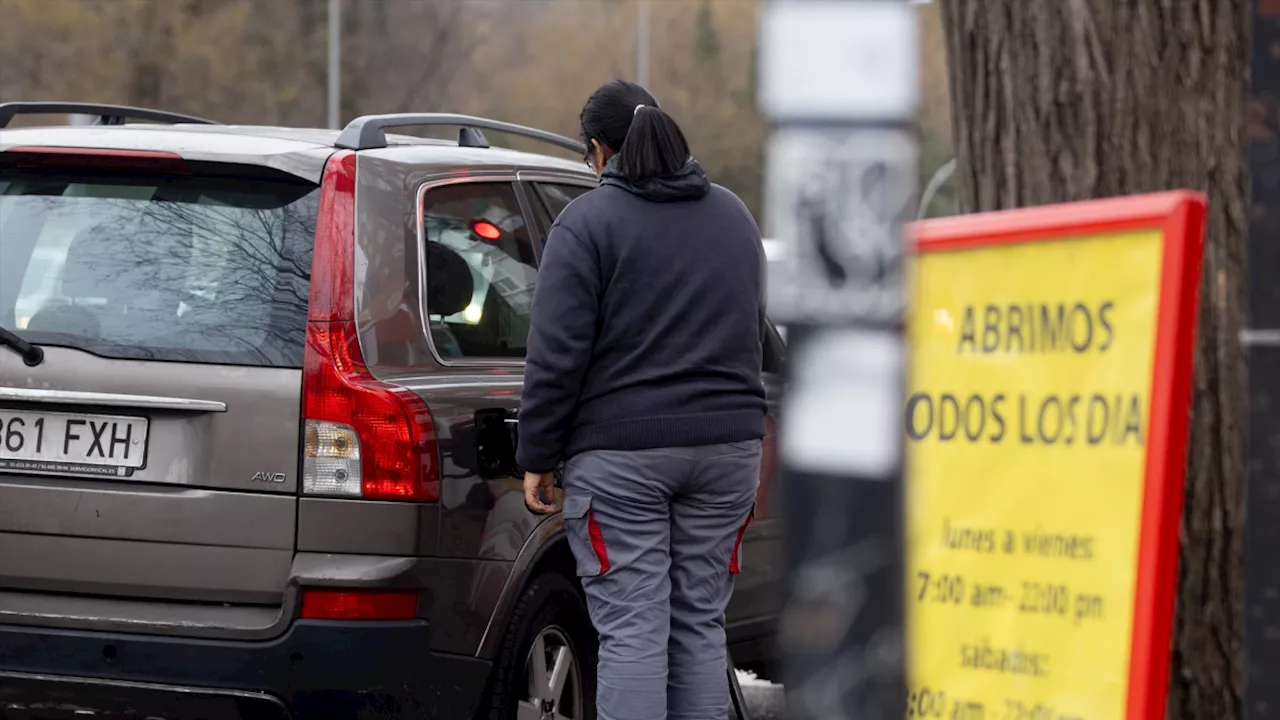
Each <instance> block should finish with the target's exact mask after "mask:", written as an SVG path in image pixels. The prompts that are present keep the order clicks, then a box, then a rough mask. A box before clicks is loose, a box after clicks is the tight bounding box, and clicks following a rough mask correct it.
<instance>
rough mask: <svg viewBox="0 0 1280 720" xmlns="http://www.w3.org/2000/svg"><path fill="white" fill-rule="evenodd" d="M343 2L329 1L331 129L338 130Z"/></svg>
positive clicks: (338, 0)
mask: <svg viewBox="0 0 1280 720" xmlns="http://www.w3.org/2000/svg"><path fill="white" fill-rule="evenodd" d="M341 33H342V0H329V127H330V128H332V129H334V130H337V129H338V122H339V117H338V108H339V107H340V105H339V103H340V101H341V93H342V43H341V42H340V41H341V39H342V35H341Z"/></svg>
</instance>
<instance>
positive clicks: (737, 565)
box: [729, 503, 756, 575]
mask: <svg viewBox="0 0 1280 720" xmlns="http://www.w3.org/2000/svg"><path fill="white" fill-rule="evenodd" d="M755 516H756V506H755V504H754V503H753V504H752V505H751V512H749V513H747V519H746V520H743V521H742V525H741V526H740V527H739V528H738V535H737V537H735V538H734V539H733V554H732V555H730V556H729V574H730V575H737V574H738V573H740V572H742V536H743V535H746V534H747V528H749V527H751V520H752V519H753V518H755Z"/></svg>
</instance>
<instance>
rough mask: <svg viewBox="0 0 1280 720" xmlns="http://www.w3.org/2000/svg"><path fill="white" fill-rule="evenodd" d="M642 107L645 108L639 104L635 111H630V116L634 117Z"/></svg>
mask: <svg viewBox="0 0 1280 720" xmlns="http://www.w3.org/2000/svg"><path fill="white" fill-rule="evenodd" d="M642 107H646V106H645V104H644V103H640V104H639V105H637V106H636V109H635V110H632V111H631V114H632V115H635V114H636V113H638V112H640V108H642Z"/></svg>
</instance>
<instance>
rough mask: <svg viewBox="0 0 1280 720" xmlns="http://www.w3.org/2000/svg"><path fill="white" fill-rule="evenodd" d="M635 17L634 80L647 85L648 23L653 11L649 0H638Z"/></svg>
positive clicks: (643, 85)
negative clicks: (636, 15)
mask: <svg viewBox="0 0 1280 720" xmlns="http://www.w3.org/2000/svg"><path fill="white" fill-rule="evenodd" d="M636 12H637V14H638V15H639V17H637V18H636V82H637V83H639V84H640V85H641V86H642V87H645V88H647V87H649V23H650V20H651V19H652V18H651V15H652V12H653V6H652V5H650V0H640V4H639V7H638V8H637V11H636Z"/></svg>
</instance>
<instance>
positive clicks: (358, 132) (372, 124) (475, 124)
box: [334, 113, 586, 153]
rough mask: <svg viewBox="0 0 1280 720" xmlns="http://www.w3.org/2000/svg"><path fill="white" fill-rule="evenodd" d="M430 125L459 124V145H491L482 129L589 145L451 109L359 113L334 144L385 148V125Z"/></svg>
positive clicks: (579, 147) (579, 148)
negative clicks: (442, 110) (419, 111)
mask: <svg viewBox="0 0 1280 720" xmlns="http://www.w3.org/2000/svg"><path fill="white" fill-rule="evenodd" d="M431 126H435V127H439V126H457V127H459V128H461V130H460V131H459V133H458V145H460V146H462V147H489V143H488V142H487V141H486V140H485V138H484V134H483V133H481V132H480V130H492V131H494V132H500V133H506V134H508V135H518V136H520V137H526V138H530V139H533V140H541V141H542V142H545V143H550V144H551V145H556V146H558V147H562V148H564V149H566V150H572V151H574V152H578V153H580V152H585V149H586V148H585V147H584V146H583V144H582V143H580V142H578V141H577V140H573V139H571V138H567V137H565V136H563V135H557V134H555V133H552V132H547V131H546V130H538V129H536V128H531V127H525V126H523V125H513V124H512V123H505V122H502V121H500V120H490V119H488V118H481V117H472V116H470V115H453V114H449V113H397V114H392V115H365V116H363V117H358V118H356V119H355V120H352V121H351V122H350V123H348V124H347V126H346V127H345V128H343V130H342V134H341V135H339V136H338V141H337V142H335V143H334V146H335V147H339V148H344V149H347V150H373V149H375V148H384V147H386V146H387V135H386V133H385V132H383V131H384V130H385V129H386V128H397V127H431Z"/></svg>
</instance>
